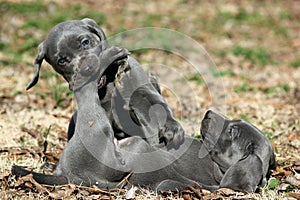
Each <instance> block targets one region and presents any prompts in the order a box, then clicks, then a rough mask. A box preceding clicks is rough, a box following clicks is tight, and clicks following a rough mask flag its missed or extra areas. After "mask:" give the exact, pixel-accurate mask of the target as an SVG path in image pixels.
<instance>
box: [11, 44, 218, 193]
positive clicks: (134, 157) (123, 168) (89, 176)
mask: <svg viewBox="0 0 300 200" xmlns="http://www.w3.org/2000/svg"><path fill="white" fill-rule="evenodd" d="M91 51H93V53H94V54H92V52H90V54H89V56H87V57H85V58H84V59H81V60H80V62H79V63H80V65H78V66H80V67H77V68H75V70H76V73H75V75H74V76H73V77H72V78H71V81H72V83H73V84H72V85H71V89H72V90H73V91H74V92H75V97H76V100H77V103H78V114H77V122H76V128H75V133H74V135H73V137H72V138H71V140H70V141H69V143H68V144H67V146H66V147H65V149H64V151H63V153H62V155H61V157H60V160H59V163H58V165H57V169H56V171H55V174H54V175H43V174H39V173H34V172H30V171H27V170H24V169H23V168H21V167H18V166H13V168H12V172H13V174H16V175H21V176H23V175H26V174H29V173H32V174H33V178H34V179H35V180H37V181H38V182H39V183H44V184H51V185H52V184H53V185H59V184H66V183H68V182H69V181H70V182H72V183H75V184H83V185H89V186H90V185H95V186H98V187H101V188H114V187H117V184H118V183H119V182H120V181H121V180H122V179H124V178H125V177H126V176H128V181H129V182H130V183H132V184H134V185H140V186H143V187H149V188H151V189H155V190H158V191H161V190H172V191H175V190H177V189H178V190H182V189H184V188H185V187H187V186H194V187H196V186H197V184H195V182H194V181H193V180H191V179H188V178H186V177H184V176H182V175H181V174H180V173H178V172H177V170H176V168H185V167H186V166H177V164H176V162H174V161H175V160H176V159H177V158H176V157H175V156H174V155H173V154H171V153H169V152H168V151H166V150H162V149H161V148H155V147H153V146H151V145H150V144H148V143H147V142H146V141H145V140H143V139H142V138H140V137H138V136H133V137H129V138H126V139H123V140H122V141H120V144H116V143H115V142H114V132H113V129H112V127H111V124H110V121H109V120H108V118H107V116H106V113H105V110H104V109H103V108H102V107H101V104H100V100H99V97H98V93H97V89H98V88H97V84H98V81H99V73H103V71H104V69H105V67H106V66H107V64H110V62H111V61H114V60H116V59H117V58H123V57H124V55H125V56H127V51H126V50H124V49H120V48H117V47H109V48H107V49H106V50H103V51H101V53H100V56H98V54H99V52H100V50H99V48H97V47H94V48H93V49H91ZM98 57H100V59H98ZM99 60H100V63H99ZM99 64H100V67H99ZM87 97H89V98H87ZM180 148H181V147H180ZM179 151H181V149H180V150H179ZM203 161H204V160H203ZM208 163H210V164H212V165H213V164H214V163H213V162H212V161H211V160H205V162H204V163H202V164H203V165H207V164H208ZM207 166H209V165H207ZM206 177H207V178H208V179H211V180H208V179H207V180H205V182H207V183H216V181H215V180H214V176H213V174H207V175H206ZM203 187H205V188H207V189H216V188H217V186H214V185H211V184H210V185H208V186H206V185H205V184H203Z"/></svg>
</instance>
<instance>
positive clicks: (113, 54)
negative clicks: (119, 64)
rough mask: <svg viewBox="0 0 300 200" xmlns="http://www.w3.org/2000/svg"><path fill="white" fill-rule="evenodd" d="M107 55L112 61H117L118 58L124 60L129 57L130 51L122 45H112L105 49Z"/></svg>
mask: <svg viewBox="0 0 300 200" xmlns="http://www.w3.org/2000/svg"><path fill="white" fill-rule="evenodd" d="M105 51H106V52H105V53H106V55H105V56H106V57H108V58H110V60H111V62H116V61H118V60H122V59H124V58H127V56H128V55H129V54H130V53H129V51H128V50H127V49H125V48H122V47H116V46H111V47H109V48H108V49H106V50H105Z"/></svg>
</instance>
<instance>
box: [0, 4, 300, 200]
mask: <svg viewBox="0 0 300 200" xmlns="http://www.w3.org/2000/svg"><path fill="white" fill-rule="evenodd" d="M9 2H10V3H3V2H0V10H1V11H0V13H1V14H0V17H1V18H0V20H1V35H0V38H1V39H0V80H1V85H0V105H1V107H0V138H1V140H0V147H1V151H0V178H1V177H2V179H1V180H2V182H1V185H0V189H1V191H0V199H12V198H17V199H28V198H29V199H36V198H39V199H47V198H62V197H64V198H67V199H77V198H88V199H98V198H103V199H108V198H112V197H113V198H117V197H118V196H119V197H123V198H124V196H126V191H112V192H111V193H107V192H105V191H100V190H97V189H95V188H94V189H93V188H83V187H77V186H73V185H68V186H64V187H56V188H52V187H45V188H44V187H42V188H40V186H39V185H37V184H34V183H32V182H31V181H30V180H29V181H28V180H27V181H24V182H23V183H22V181H21V182H20V180H18V181H16V180H14V177H10V176H9V174H10V169H11V166H12V164H13V163H16V164H19V165H24V166H28V167H30V168H32V169H35V170H37V171H38V169H39V167H40V166H41V165H42V164H43V163H44V161H43V159H47V160H50V161H53V162H55V161H57V157H58V155H59V153H60V152H61V150H62V149H63V147H64V145H65V144H66V139H65V136H66V129H67V124H68V118H69V117H70V116H71V113H72V110H73V101H72V96H71V95H70V94H69V93H68V91H67V89H66V87H67V85H66V84H65V83H64V81H63V80H62V78H60V77H58V76H56V75H54V73H53V71H52V70H51V69H50V67H49V66H48V65H46V64H44V66H43V69H42V72H41V73H42V74H43V77H42V78H41V79H40V82H39V84H38V85H37V86H36V87H35V88H34V89H33V90H30V91H29V92H26V91H25V89H24V88H25V86H26V84H27V83H28V82H29V80H30V78H31V76H32V72H33V71H32V64H31V63H32V61H33V59H34V56H35V53H36V50H35V48H36V46H37V44H38V43H39V42H41V41H42V40H43V38H45V35H46V33H47V31H49V29H50V28H51V26H52V25H53V24H55V23H57V22H58V21H60V20H64V19H70V18H78V17H88V16H89V17H91V18H96V20H97V21H98V22H102V23H103V24H102V25H101V27H102V28H103V29H104V30H105V32H106V33H107V34H108V35H112V34H114V33H118V32H120V31H122V30H129V29H133V28H137V27H144V26H157V27H167V28H170V29H175V30H177V31H179V32H182V33H184V34H186V35H189V36H191V37H192V38H194V39H195V40H196V41H198V42H199V43H200V44H201V45H203V46H204V47H205V49H206V50H207V51H208V52H209V54H210V56H211V57H212V59H213V60H214V62H215V63H216V66H217V69H218V71H219V72H220V75H219V76H218V77H215V78H216V79H221V80H222V83H223V86H224V87H225V91H226V93H225V94H226V111H227V112H226V114H227V115H228V116H230V117H232V118H242V119H244V120H247V121H250V122H251V123H253V124H255V125H256V126H257V127H258V128H259V129H261V130H262V131H263V132H264V133H265V134H266V135H267V136H268V137H269V138H270V140H271V142H272V144H273V146H274V148H275V152H276V155H277V159H278V162H279V168H278V170H277V171H276V172H274V174H273V176H274V177H275V178H276V179H277V180H279V184H278V185H276V186H275V187H274V188H273V189H268V188H264V189H262V190H261V191H260V192H258V193H255V194H240V193H234V192H232V193H231V194H226V192H225V193H224V191H223V193H222V191H218V192H216V193H213V194H211V193H208V192H205V191H187V192H186V193H181V194H167V195H164V196H158V195H155V194H153V193H151V192H149V191H146V190H139V192H137V194H136V197H135V198H137V199H144V198H149V199H153V198H162V199H163V198H166V199H178V198H188V197H194V198H199V197H200V196H201V197H202V198H204V199H213V198H215V199H218V198H220V199H222V198H224V199H226V198H235V199H248V198H253V199H284V198H287V196H289V195H290V196H294V198H297V194H298V198H299V185H298V186H297V185H295V182H291V181H289V179H287V177H288V176H289V175H290V176H293V177H297V176H298V177H299V164H298V165H297V162H299V161H300V150H299V149H300V121H299V116H300V115H299V114H300V36H299V30H300V29H299V28H300V22H299V20H298V19H299V13H300V4H299V3H298V2H296V1H268V0H267V1H263V2H261V1H218V2H215V1H214V2H211V1H201V2H198V1H181V0H178V1H171V0H167V1H152V2H147V3H146V4H145V3H143V4H139V3H138V2H137V1H134V0H129V1H113V0H108V1H105V2H100V1H95V2H93V1H87V2H86V3H82V2H81V1H73V2H72V3H70V2H67V1H56V2H50V1H47V3H41V2H40V1H36V2H30V1H26V2H30V3H29V4H28V5H29V6H26V5H27V4H25V5H24V2H23V1H9ZM12 2H17V4H16V3H12ZM20 4H21V6H19V7H17V6H13V5H20ZM76 4H81V6H74V5H76ZM33 5H35V6H33ZM38 6H40V7H38ZM28 7H29V8H30V9H29V11H26V9H28ZM41 8H44V9H45V10H44V11H41V10H40V9H41ZM90 10H92V11H90ZM38 22H40V23H38ZM133 56H134V57H136V58H138V59H139V61H140V62H141V63H142V64H144V65H145V64H149V63H150V64H152V65H151V67H150V68H151V70H152V71H154V72H155V73H157V74H158V75H159V78H160V81H161V82H162V83H163V85H164V90H163V94H164V95H165V97H166V99H167V100H168V102H169V103H170V105H171V106H172V107H173V109H174V112H175V114H176V116H177V117H178V118H179V119H180V120H181V122H182V124H183V125H184V127H185V129H186V130H187V132H188V134H196V133H198V130H199V121H200V119H201V117H202V116H203V114H204V112H205V111H206V110H207V109H209V108H210V107H211V106H212V102H211V99H212V97H211V96H210V95H211V94H210V93H209V90H208V87H207V85H205V84H203V83H202V82H201V78H198V79H197V78H196V80H195V79H194V80H190V77H192V76H194V75H195V72H194V71H193V70H191V67H190V65H189V63H187V62H186V61H185V60H184V59H182V58H180V57H178V56H175V55H173V54H169V53H165V52H162V51H156V50H152V51H144V52H143V51H140V52H135V53H134V52H133ZM153 63H155V65H153ZM157 64H163V65H165V66H168V68H173V69H176V70H179V71H180V73H182V76H181V77H179V78H177V77H176V73H175V75H171V76H168V74H164V73H166V72H164V71H163V70H161V69H160V67H159V66H158V65H157ZM49 71H50V72H49ZM187 84H188V86H189V87H185V86H187ZM55 91H59V92H55ZM179 97H180V98H179ZM179 105H180V106H179ZM223 106H224V105H223ZM24 127H25V128H27V129H29V130H31V131H22V130H24ZM49 127H51V128H50V131H49V133H48V132H47V130H48V129H49ZM47 133H48V134H47ZM45 140H47V142H48V144H49V145H48V148H47V152H46V154H45V153H44V152H43V144H44V141H45ZM296 175H297V176H296ZM7 176H8V177H7ZM6 180H8V181H9V182H6ZM297 181H298V182H296V183H298V184H299V179H298V180H297ZM17 183H18V184H19V185H20V186H19V187H15V186H16V184H17ZM293 184H294V185H293ZM227 193H228V191H227ZM229 193H230V192H229ZM55 195H56V196H55ZM110 195H111V196H110Z"/></svg>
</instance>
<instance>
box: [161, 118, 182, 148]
mask: <svg viewBox="0 0 300 200" xmlns="http://www.w3.org/2000/svg"><path fill="white" fill-rule="evenodd" d="M183 141H184V130H183V128H182V127H181V125H180V124H179V123H178V122H177V121H175V120H168V121H167V122H166V124H165V125H164V127H163V128H162V129H160V131H159V142H160V143H162V142H163V143H165V145H166V146H167V147H169V148H175V149H177V148H178V147H179V146H180V145H181V144H182V143H183Z"/></svg>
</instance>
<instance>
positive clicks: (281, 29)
mask: <svg viewBox="0 0 300 200" xmlns="http://www.w3.org/2000/svg"><path fill="white" fill-rule="evenodd" d="M273 30H274V33H275V35H278V36H283V37H284V38H287V37H288V36H289V33H288V28H287V27H285V26H276V27H274V29H273Z"/></svg>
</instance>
